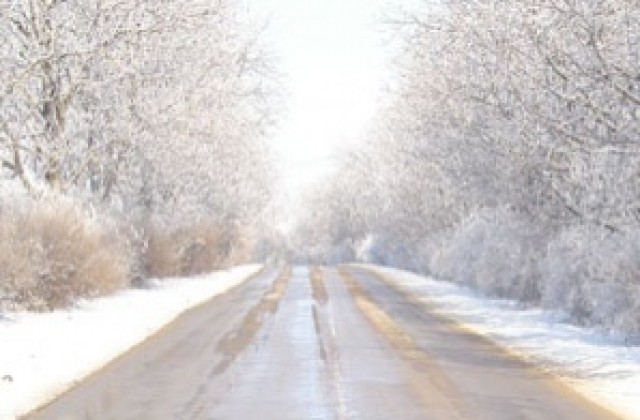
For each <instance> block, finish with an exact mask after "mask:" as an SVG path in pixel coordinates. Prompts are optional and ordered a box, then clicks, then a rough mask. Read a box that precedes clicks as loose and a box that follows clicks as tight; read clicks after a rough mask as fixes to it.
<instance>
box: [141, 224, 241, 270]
mask: <svg viewBox="0 0 640 420" xmlns="http://www.w3.org/2000/svg"><path fill="white" fill-rule="evenodd" d="M145 235H146V237H147V247H146V249H145V252H144V254H143V255H142V258H143V260H144V262H143V264H144V267H145V269H146V270H145V271H146V274H147V275H149V276H151V277H156V278H166V277H176V276H190V275H197V274H203V273H206V272H210V271H213V270H216V269H220V268H223V267H227V266H229V265H236V264H241V263H247V262H248V261H249V260H250V258H251V257H250V255H251V251H252V244H251V243H250V242H249V241H248V238H247V235H246V234H244V233H243V232H242V231H241V230H239V229H236V228H233V227H228V226H220V225H215V224H211V223H204V222H201V223H194V224H190V225H186V224H183V225H180V224H177V223H176V224H170V225H163V224H158V223H154V224H149V225H148V226H147V227H146V228H145Z"/></svg>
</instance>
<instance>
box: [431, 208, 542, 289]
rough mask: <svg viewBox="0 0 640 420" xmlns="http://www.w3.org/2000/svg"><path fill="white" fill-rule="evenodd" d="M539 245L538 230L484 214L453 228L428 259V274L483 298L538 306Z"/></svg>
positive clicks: (516, 219) (499, 214)
mask: <svg viewBox="0 0 640 420" xmlns="http://www.w3.org/2000/svg"><path fill="white" fill-rule="evenodd" d="M542 240H543V237H542V235H541V233H540V232H539V229H536V227H535V225H533V224H531V223H529V222H528V221H526V219H524V218H523V217H521V216H519V215H518V214H515V213H513V212H511V211H509V210H507V209H498V210H493V209H491V210H485V211H483V212H479V213H476V214H473V215H472V216H470V217H469V218H467V219H466V220H464V221H463V222H462V223H461V224H460V225H458V226H457V227H456V228H455V229H453V232H452V234H451V237H450V240H449V241H448V243H447V244H446V246H444V247H443V248H442V249H441V250H440V251H438V252H437V253H436V254H435V255H434V256H433V257H432V259H431V271H432V272H433V273H434V274H435V275H436V276H439V277H442V278H448V279H451V280H453V281H455V282H458V283H461V284H465V285H469V286H472V287H474V288H477V289H479V290H481V291H482V292H484V293H487V294H488V295H492V296H497V297H506V298H515V299H520V300H522V301H525V302H538V301H539V299H540V290H539V288H540V285H539V272H538V264H537V261H539V260H540V258H541V257H542V252H541V249H543V247H542V246H540V244H541V241H542Z"/></svg>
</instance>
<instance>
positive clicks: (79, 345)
mask: <svg viewBox="0 0 640 420" xmlns="http://www.w3.org/2000/svg"><path fill="white" fill-rule="evenodd" d="M260 268H261V267H260V266H257V265H253V266H244V267H238V268H234V269H232V270H229V271H221V272H216V273H213V274H210V275H206V276H199V277H195V278H190V279H175V280H166V281H162V282H158V283H157V284H156V285H155V287H152V288H150V289H145V290H139V289H132V290H126V291H123V292H120V293H118V294H116V295H114V296H109V297H106V298H101V299H97V300H93V301H88V302H80V303H79V304H77V305H76V306H75V307H74V308H71V309H69V310H64V311H56V312H53V313H46V314H34V313H14V314H5V315H4V316H2V315H0V419H11V418H14V417H15V416H18V415H20V414H24V413H26V412H28V411H29V410H30V409H33V408H34V407H35V406H37V405H40V404H42V403H44V402H46V401H48V400H50V399H52V398H54V397H55V396H56V395H59V394H60V393H61V392H63V391H64V390H66V389H68V388H69V387H70V386H72V385H73V383H74V382H77V381H79V380H80V379H81V378H83V377H86V376H87V375H89V374H90V373H92V372H93V371H95V370H97V369H99V368H100V367H101V366H104V365H105V364H106V363H108V362H109V361H110V360H112V359H114V358H115V357H117V356H118V355H120V354H122V353H124V352H126V351H127V350H128V349H130V348H131V347H133V346H134V345H136V344H138V343H140V342H141V341H144V340H145V339H146V338H148V337H149V336H151V335H152V334H154V333H155V332H157V331H158V330H159V329H161V328H162V327H163V326H164V325H166V324H167V323H169V322H170V321H172V320H173V319H175V318H176V317H177V316H178V315H180V314H181V313H182V312H184V311H185V310H187V309H188V308H190V307H193V306H195V305H197V304H199V303H202V302H204V301H206V300H207V299H210V298H212V297H213V296H216V295H218V294H220V293H223V292H225V291H227V290H229V289H230V288H231V287H233V286H235V285H237V284H240V283H241V282H242V281H244V280H245V279H246V278H248V277H249V276H251V275H253V274H255V273H257V272H258V271H259V270H260Z"/></svg>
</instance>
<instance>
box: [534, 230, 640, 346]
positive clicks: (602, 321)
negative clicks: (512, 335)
mask: <svg viewBox="0 0 640 420" xmlns="http://www.w3.org/2000/svg"><path fill="white" fill-rule="evenodd" d="M542 272H543V278H544V283H543V287H542V303H543V305H544V306H545V307H547V308H552V309H559V310H561V311H562V312H564V313H565V314H566V315H567V316H568V317H570V319H571V320H573V321H575V322H577V323H579V324H582V325H590V326H593V325H596V326H602V327H605V328H607V329H608V330H609V331H611V332H612V333H614V334H622V335H624V336H625V337H638V336H640V231H637V230H636V231H631V232H628V233H612V232H610V231H608V230H606V229H603V228H597V227H593V226H576V227H572V228H568V229H565V230H564V231H562V232H561V233H560V234H558V235H557V237H556V238H555V239H554V240H553V241H551V243H550V244H549V246H548V253H547V257H546V258H545V259H544V261H543V264H542Z"/></svg>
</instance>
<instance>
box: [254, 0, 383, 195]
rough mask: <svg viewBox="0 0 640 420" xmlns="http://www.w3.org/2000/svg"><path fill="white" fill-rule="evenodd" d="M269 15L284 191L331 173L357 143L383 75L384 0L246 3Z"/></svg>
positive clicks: (277, 145) (257, 0) (264, 0)
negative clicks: (279, 91) (281, 108)
mask: <svg viewBox="0 0 640 420" xmlns="http://www.w3.org/2000/svg"><path fill="white" fill-rule="evenodd" d="M247 1H248V2H249V3H248V6H249V8H250V9H251V10H255V11H257V12H258V13H259V14H261V15H263V16H265V17H267V18H268V20H269V27H268V32H269V37H270V38H271V42H272V44H273V46H274V49H275V52H276V55H277V56H278V57H279V60H280V63H279V64H280V65H281V68H282V71H283V73H284V78H285V80H284V81H285V85H286V89H287V92H288V97H287V105H286V113H285V116H284V118H283V120H282V121H281V123H280V125H279V128H278V131H277V134H276V136H275V138H274V139H273V142H274V145H275V149H276V155H277V156H278V159H279V162H278V165H277V166H278V168H279V170H280V174H281V177H282V179H283V182H284V184H285V187H286V189H287V190H288V191H297V190H299V189H300V188H304V187H305V186H308V185H309V184H311V183H313V182H316V181H318V180H320V179H322V178H323V177H324V176H325V175H327V174H329V173H331V171H332V169H333V160H334V159H333V158H334V156H335V155H336V154H337V153H339V152H340V150H342V148H345V147H357V144H358V142H360V141H363V131H364V130H365V128H366V126H367V124H368V123H369V121H370V120H371V117H372V116H373V113H374V111H375V109H376V103H377V101H378V96H379V93H380V90H381V88H382V87H383V86H384V78H385V54H384V48H383V46H382V41H381V37H380V35H379V33H378V32H377V31H376V25H377V22H378V18H379V17H380V15H381V13H382V12H383V10H384V8H385V5H388V2H383V1H372V0H350V1H344V0H307V1H299V0H247Z"/></svg>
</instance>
